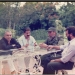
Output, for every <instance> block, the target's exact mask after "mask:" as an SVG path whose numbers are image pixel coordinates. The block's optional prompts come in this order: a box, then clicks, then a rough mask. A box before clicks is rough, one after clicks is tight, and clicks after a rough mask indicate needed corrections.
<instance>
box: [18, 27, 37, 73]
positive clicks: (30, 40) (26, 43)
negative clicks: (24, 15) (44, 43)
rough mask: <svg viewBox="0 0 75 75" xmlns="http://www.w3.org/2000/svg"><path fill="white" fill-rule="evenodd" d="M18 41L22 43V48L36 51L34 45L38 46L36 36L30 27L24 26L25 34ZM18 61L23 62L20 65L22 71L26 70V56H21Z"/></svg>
mask: <svg viewBox="0 0 75 75" xmlns="http://www.w3.org/2000/svg"><path fill="white" fill-rule="evenodd" d="M18 42H19V43H20V45H21V48H22V49H24V50H26V51H30V52H34V47H35V46H37V43H36V41H35V39H34V37H33V36H31V29H30V28H29V27H25V28H24V34H23V35H22V36H21V37H20V38H19V39H18ZM18 63H19V64H22V65H19V68H20V71H21V72H25V69H26V65H25V61H24V58H23V57H22V58H19V59H18Z"/></svg>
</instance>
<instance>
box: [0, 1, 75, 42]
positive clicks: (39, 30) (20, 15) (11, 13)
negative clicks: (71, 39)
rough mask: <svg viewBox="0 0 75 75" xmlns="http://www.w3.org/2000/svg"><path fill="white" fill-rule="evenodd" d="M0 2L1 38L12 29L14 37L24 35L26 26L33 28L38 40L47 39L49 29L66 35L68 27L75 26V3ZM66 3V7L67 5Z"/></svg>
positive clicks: (33, 34) (32, 33)
mask: <svg viewBox="0 0 75 75" xmlns="http://www.w3.org/2000/svg"><path fill="white" fill-rule="evenodd" d="M60 3H61V2H26V3H25V4H24V5H23V6H20V5H21V2H0V38H1V37H2V36H3V33H4V31H5V29H8V28H9V29H11V30H12V32H13V37H14V38H16V39H17V38H18V37H20V36H21V35H22V34H23V29H24V27H25V26H29V27H30V28H31V35H32V36H34V38H35V39H36V40H38V42H39V40H41V41H44V40H45V39H46V38H47V29H48V28H49V27H56V29H57V32H58V33H59V34H61V35H64V34H63V33H64V30H65V28H66V27H68V26H71V25H75V17H74V16H75V2H63V3H64V4H63V5H62V6H61V7H60V8H59V9H57V8H56V6H58V7H59V5H60ZM65 3H66V5H65Z"/></svg>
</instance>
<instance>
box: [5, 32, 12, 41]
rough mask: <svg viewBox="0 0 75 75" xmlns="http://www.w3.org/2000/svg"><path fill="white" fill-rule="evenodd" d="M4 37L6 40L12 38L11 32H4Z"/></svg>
mask: <svg viewBox="0 0 75 75" xmlns="http://www.w3.org/2000/svg"><path fill="white" fill-rule="evenodd" d="M4 38H5V39H6V40H7V41H10V40H11V38H12V33H11V32H6V33H5V34H4Z"/></svg>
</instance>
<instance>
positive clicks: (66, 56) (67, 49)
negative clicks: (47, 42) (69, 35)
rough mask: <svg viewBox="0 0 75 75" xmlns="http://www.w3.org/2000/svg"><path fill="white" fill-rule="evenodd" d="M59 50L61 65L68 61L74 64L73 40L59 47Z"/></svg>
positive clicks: (74, 50)
mask: <svg viewBox="0 0 75 75" xmlns="http://www.w3.org/2000/svg"><path fill="white" fill-rule="evenodd" d="M60 49H61V50H63V52H62V58H61V61H62V62H63V63H66V62H68V61H71V62H75V38H74V39H72V40H71V41H69V43H67V44H66V45H61V46H60Z"/></svg>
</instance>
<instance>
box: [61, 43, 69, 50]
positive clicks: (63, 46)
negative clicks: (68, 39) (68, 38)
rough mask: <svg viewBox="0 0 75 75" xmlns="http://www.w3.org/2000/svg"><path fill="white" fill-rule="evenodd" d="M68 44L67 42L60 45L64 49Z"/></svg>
mask: <svg viewBox="0 0 75 75" xmlns="http://www.w3.org/2000/svg"><path fill="white" fill-rule="evenodd" d="M67 46H68V43H66V44H65V45H60V49H61V50H64V49H65V48H66V47H67Z"/></svg>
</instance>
